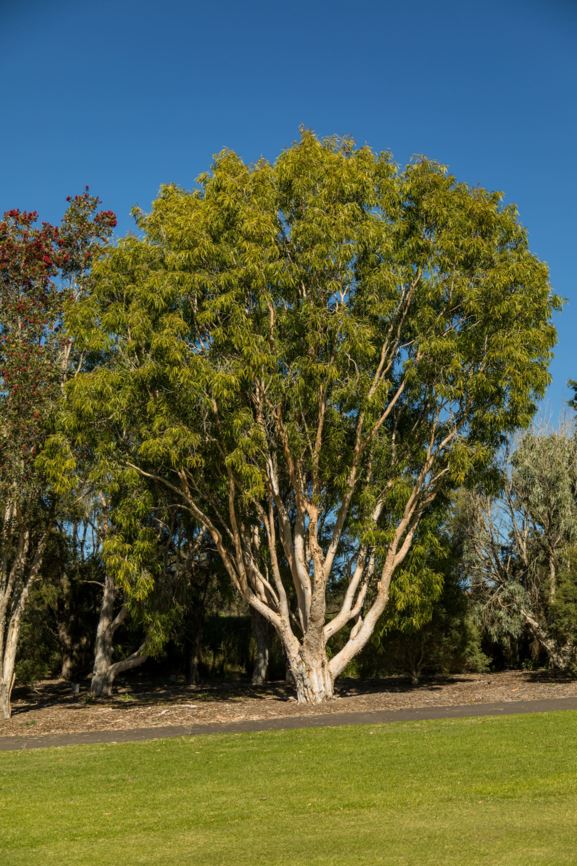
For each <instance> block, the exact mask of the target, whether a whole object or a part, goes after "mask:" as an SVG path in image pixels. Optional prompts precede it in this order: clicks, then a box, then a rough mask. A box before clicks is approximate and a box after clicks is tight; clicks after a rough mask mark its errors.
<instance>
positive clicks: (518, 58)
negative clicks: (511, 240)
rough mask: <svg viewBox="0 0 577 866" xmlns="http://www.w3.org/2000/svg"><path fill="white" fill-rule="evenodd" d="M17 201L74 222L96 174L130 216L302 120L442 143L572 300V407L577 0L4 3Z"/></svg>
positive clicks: (12, 200)
mask: <svg viewBox="0 0 577 866" xmlns="http://www.w3.org/2000/svg"><path fill="white" fill-rule="evenodd" d="M0 95H1V113H0V133H1V134H0V210H4V209H6V208H11V207H23V208H26V209H36V210H39V211H40V213H41V215H42V217H43V218H45V219H48V220H56V219H58V218H59V216H60V215H61V213H62V210H63V208H64V199H65V196H66V195H67V194H68V193H74V192H77V191H80V190H81V189H82V188H83V187H84V185H85V184H89V185H90V187H91V189H92V191H93V192H95V193H96V194H98V195H99V196H100V197H101V198H102V199H103V201H104V205H105V206H106V207H107V208H112V209H113V210H115V211H116V212H117V214H118V216H119V232H120V233H124V232H125V231H126V230H127V229H128V228H129V227H130V226H131V218H130V216H129V211H130V208H131V207H132V206H133V205H134V204H138V205H140V206H141V207H143V208H144V209H147V208H148V207H149V206H150V203H151V201H152V199H153V198H154V197H155V195H156V192H157V190H158V187H159V185H160V184H161V183H164V182H168V181H174V182H176V183H179V184H181V185H183V186H185V187H189V186H191V185H192V183H193V181H194V178H195V177H196V176H197V175H198V174H199V173H200V172H201V171H204V170H206V169H207V168H208V166H209V164H210V160H211V156H212V154H214V153H216V152H217V151H218V150H220V148H222V147H223V146H228V147H231V148H233V149H235V150H237V151H238V152H239V153H240V154H241V155H242V156H243V157H244V158H245V159H246V160H249V161H252V160H255V159H256V158H258V157H259V156H260V155H264V156H266V157H269V158H273V157H274V156H276V154H277V153H278V152H279V151H280V150H281V149H282V148H284V147H286V146H287V145H289V144H290V143H291V141H293V140H294V139H295V138H296V137H297V133H298V126H299V124H304V125H305V126H307V127H310V128H312V129H314V130H315V131H316V132H317V133H319V134H321V135H325V134H330V133H339V134H349V135H352V136H353V137H354V138H355V139H356V140H357V142H359V143H365V142H366V143H368V144H370V145H371V146H372V147H373V148H375V149H377V150H380V149H390V150H392V151H393V153H394V155H395V157H396V159H397V161H398V162H406V161H407V160H408V159H410V157H411V155H413V154H417V153H424V154H426V155H427V156H430V157H432V158H435V159H437V160H439V161H441V162H443V163H446V164H447V165H448V166H449V167H450V169H451V170H452V171H453V172H454V173H455V174H456V175H457V176H458V177H459V178H460V179H462V180H466V181H467V182H469V183H472V184H481V185H483V186H486V187H489V188H492V189H499V190H503V191H504V192H505V194H506V198H507V201H511V202H515V203H516V204H517V205H518V206H519V209H520V213H521V219H522V221H523V223H524V224H525V225H526V226H527V227H528V230H529V237H530V244H531V247H532V249H533V251H534V252H536V253H537V254H538V255H539V256H540V257H541V258H542V259H544V260H545V261H547V262H548V264H549V266H550V269H551V276H552V281H553V285H554V287H555V290H556V291H557V292H558V293H559V294H561V295H562V296H564V297H565V298H567V299H568V302H567V305H566V307H565V310H564V312H563V313H562V314H561V315H560V316H559V317H558V320H557V324H558V328H559V344H558V347H557V351H556V356H555V360H554V363H553V366H552V373H553V384H552V386H551V388H550V390H549V393H548V396H547V400H546V402H545V405H544V407H543V411H544V413H545V414H549V415H551V416H552V420H555V419H556V418H557V416H558V415H559V412H560V411H562V409H563V405H564V402H565V401H566V400H567V399H568V397H569V394H570V392H569V390H568V389H567V387H566V381H567V379H568V378H570V377H573V378H577V351H576V350H575V347H576V346H577V0H500V2H497V0H474V2H473V0H429V2H426V0H412V2H401V0H355V2H342V0H323V2H321V0H292V2H290V3H275V2H273V0H266V2H264V0H244V2H243V0H219V2H217V0H214V2H195V0H154V2H152V0H138V2H137V0H115V2H112V0H28V2H24V0H0Z"/></svg>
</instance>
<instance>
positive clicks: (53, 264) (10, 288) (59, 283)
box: [0, 191, 115, 718]
mask: <svg viewBox="0 0 577 866" xmlns="http://www.w3.org/2000/svg"><path fill="white" fill-rule="evenodd" d="M97 206H98V200H97V199H96V198H94V197H93V196H90V195H89V193H88V191H86V192H85V193H84V194H82V195H80V196H76V197H74V198H71V199H69V206H68V209H67V211H66V214H65V215H64V218H63V220H62V223H61V226H60V227H59V228H57V227H55V226H51V225H49V224H48V223H42V225H41V226H40V227H39V226H37V225H36V220H37V214H36V213H34V212H32V213H29V212H23V211H18V210H12V211H8V212H7V213H5V214H4V217H3V219H2V220H0V311H1V312H0V462H1V464H2V474H1V477H0V713H1V714H2V715H3V717H4V718H8V717H9V715H10V694H11V691H12V686H13V683H14V665H15V660H16V652H17V647H18V638H19V634H20V626H21V622H22V615H23V611H24V608H25V605H26V601H27V598H28V595H29V592H30V588H31V586H32V584H33V583H34V581H35V580H36V579H37V578H38V577H39V576H40V574H41V569H42V563H43V558H44V553H45V550H46V547H47V543H48V539H49V535H50V532H51V528H52V527H53V524H54V520H55V517H56V510H57V503H56V500H55V498H54V496H53V495H52V492H51V491H50V489H49V487H48V486H47V484H46V478H45V476H44V474H43V472H42V470H41V469H40V468H39V467H38V465H37V459H38V457H39V454H40V452H41V450H42V448H43V446H44V443H45V441H46V438H47V436H48V435H49V434H50V433H51V431H52V425H53V420H54V414H55V411H56V406H57V404H58V401H59V399H60V396H61V393H62V392H61V386H62V383H63V381H64V380H65V379H66V377H67V375H68V373H69V371H70V366H71V351H72V343H71V341H70V338H69V337H67V336H64V334H63V331H62V317H63V308H64V303H65V300H66V299H69V301H70V302H71V303H72V302H75V301H77V300H78V298H79V297H80V294H81V289H82V285H83V280H84V277H85V275H86V273H87V271H88V269H89V267H90V264H91V261H92V259H93V257H94V255H95V254H96V252H97V250H98V248H99V246H100V244H101V242H103V241H105V240H106V239H107V238H108V237H109V235H110V233H111V230H112V228H113V226H114V225H115V218H114V214H112V213H111V212H110V211H100V212H97Z"/></svg>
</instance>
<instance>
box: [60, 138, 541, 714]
mask: <svg viewBox="0 0 577 866" xmlns="http://www.w3.org/2000/svg"><path fill="white" fill-rule="evenodd" d="M137 219H138V225H139V229H140V232H141V235H140V236H139V237H127V238H126V239H124V240H123V241H122V242H120V243H119V244H118V246H117V248H116V249H114V251H112V252H111V253H110V254H109V255H108V256H107V257H106V258H105V259H104V260H103V261H101V262H100V263H99V265H98V267H97V269H96V270H95V273H94V278H93V285H92V291H91V295H90V298H89V299H87V301H86V303H85V304H84V305H82V307H79V308H77V310H76V311H75V314H74V316H75V318H71V320H70V328H71V332H72V333H73V334H74V336H75V339H77V340H79V341H81V342H82V345H83V346H84V348H85V350H86V351H87V352H90V351H92V352H94V353H95V354H98V356H99V357H100V358H101V359H103V361H102V363H100V364H99V365H98V367H96V368H95V369H94V370H93V371H91V372H88V373H86V374H84V375H81V376H79V377H78V378H77V379H76V380H75V382H74V383H73V385H72V387H71V388H70V390H69V403H70V409H71V411H72V412H75V413H77V415H78V417H79V418H81V419H82V423H83V424H84V426H85V427H89V428H90V429H92V430H97V431H99V436H100V437H101V440H102V443H103V445H102V447H111V448H112V447H114V448H117V449H121V450H123V453H124V460H125V462H126V465H130V466H131V467H132V468H133V469H134V471H135V472H138V473H140V474H141V475H142V476H143V477H148V478H150V479H154V480H155V481H156V482H157V483H162V484H164V486H165V487H166V489H167V490H169V491H171V495H172V496H173V497H174V502H175V504H179V506H180V508H182V509H185V510H188V512H189V513H190V514H191V515H192V516H193V517H194V519H195V520H197V521H198V522H199V524H201V525H202V526H204V527H205V528H206V530H207V531H208V532H209V534H210V536H211V538H212V540H213V543H214V545H215V546H216V548H217V550H218V552H219V555H220V557H221V560H222V563H223V565H224V567H225V569H226V571H227V574H228V576H229V578H230V580H231V582H232V584H233V585H234V586H235V587H236V589H237V591H238V592H239V593H240V595H241V596H242V597H243V598H244V599H245V600H246V601H247V602H248V603H249V604H250V605H251V606H252V607H253V608H254V609H255V610H256V611H257V612H258V613H260V614H261V615H262V616H263V617H264V618H265V619H266V620H268V622H269V623H270V624H271V625H272V626H273V627H274V628H275V629H276V631H277V633H278V635H279V638H280V640H281V642H282V645H283V647H284V651H285V653H286V657H287V661H288V664H289V666H290V669H291V671H292V675H293V677H294V680H295V683H296V689H297V695H298V699H299V700H300V701H304V702H320V701H323V700H325V699H326V698H329V697H330V696H331V695H332V694H333V683H334V680H335V678H336V677H337V676H338V675H339V674H340V673H342V671H343V670H344V669H345V668H346V666H347V664H348V663H349V662H350V661H351V659H353V658H354V657H355V655H356V654H357V653H358V652H359V651H360V650H361V649H362V648H363V647H364V646H365V645H366V644H367V642H368V640H369V639H370V636H371V634H372V632H373V630H374V628H375V625H376V623H377V622H378V620H379V618H380V617H381V615H382V614H383V612H384V611H385V609H386V607H387V604H388V602H389V597H390V594H391V591H392V586H393V585H394V581H395V580H396V579H398V577H399V575H402V574H403V571H402V569H403V566H404V563H405V560H406V558H407V556H408V554H409V551H410V550H411V546H412V545H413V543H414V542H415V540H416V539H417V538H418V536H419V531H420V530H419V525H420V522H421V519H422V517H423V516H424V515H425V514H426V513H427V511H428V509H430V508H431V506H432V504H433V503H434V502H435V500H438V498H439V497H441V496H443V495H444V494H445V492H446V491H447V490H448V489H450V488H451V487H453V486H455V485H461V484H464V483H467V482H469V481H471V480H472V479H474V478H475V477H476V475H477V474H478V473H479V472H482V471H484V469H485V468H486V467H487V466H488V465H489V464H490V462H491V460H492V458H493V455H494V453H495V449H497V448H498V447H499V446H500V444H501V443H502V441H503V437H504V435H505V434H506V433H507V432H508V431H510V430H512V429H514V428H516V427H518V426H519V425H526V424H528V422H529V421H530V419H531V416H532V413H533V411H534V400H535V398H537V397H539V396H540V395H541V394H542V393H543V391H544V388H545V386H546V384H547V382H548V373H547V368H548V363H549V360H550V355H551V348H552V346H553V344H554V329H553V327H552V325H551V321H550V318H551V313H552V310H553V309H554V308H555V307H556V306H557V301H556V299H555V298H554V296H552V294H551V291H550V286H549V282H548V273H547V268H546V266H545V265H544V264H543V263H541V262H540V261H539V260H538V259H537V258H536V257H535V256H534V255H532V254H531V252H530V251H529V249H528V244H527V237H526V232H525V230H524V229H523V228H522V226H521V225H520V224H519V222H518V218H517V213H516V210H515V208H514V207H512V206H504V205H503V202H502V196H501V195H500V194H498V193H492V192H487V191H486V190H484V189H480V188H471V187H469V186H467V185H466V184H464V183H459V182H457V181H456V180H455V178H454V177H452V176H451V175H450V174H449V173H448V172H447V171H446V169H445V168H444V167H442V166H440V165H438V164H436V163H434V162H431V161H429V160H428V159H425V158H422V159H418V160H416V161H415V162H413V163H411V164H410V165H409V166H407V167H406V168H404V169H399V168H397V167H396V166H395V164H394V162H393V160H392V158H391V156H390V155H389V154H386V153H379V154H375V153H374V152H373V151H371V150H370V149H369V148H368V147H362V148H358V149H357V148H355V147H354V146H353V144H352V143H351V142H349V141H343V140H338V139H332V140H328V141H320V140H318V139H317V138H316V137H315V136H314V135H313V134H312V133H308V132H305V133H303V135H302V138H301V140H300V141H299V142H298V143H296V144H294V145H293V146H292V147H290V148H288V149H287V150H286V151H285V152H283V153H282V154H281V155H280V156H279V158H278V159H277V160H276V161H275V162H274V163H272V164H271V163H269V162H267V161H265V160H260V161H259V162H257V163H256V165H253V166H249V165H246V164H245V163H244V162H243V161H242V160H241V159H240V158H239V157H238V156H237V155H235V154H234V153H233V152H230V151H224V152H223V153H221V154H220V155H219V156H218V157H217V158H216V159H215V162H214V164H213V166H212V170H211V171H210V172H209V173H207V174H204V175H202V176H201V177H200V178H199V181H198V185H197V187H196V188H195V189H194V190H192V191H191V192H187V191H184V190H182V189H179V188H177V187H175V186H166V187H164V188H163V189H162V191H161V193H160V196H159V198H158V199H157V201H156V202H155V203H154V206H153V208H152V212H151V213H150V214H149V215H147V216H145V215H143V214H141V213H140V214H138V215H137ZM395 576H397V577H395ZM336 585H338V586H339V587H340V588H341V590H342V591H341V593H340V604H339V605H338V608H337V609H332V608H331V609H329V608H328V607H327V597H328V595H329V594H330V593H331V591H332V588H333V587H335V586H336ZM407 590H408V591H409V590H410V581H409V583H408V584H407ZM339 633H341V634H339ZM337 635H339V637H338V641H339V648H338V650H335V651H333V649H332V648H331V641H332V640H333V638H335V636H337ZM333 643H334V641H333Z"/></svg>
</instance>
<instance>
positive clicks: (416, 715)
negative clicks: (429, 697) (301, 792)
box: [0, 698, 577, 751]
mask: <svg viewBox="0 0 577 866" xmlns="http://www.w3.org/2000/svg"><path fill="white" fill-rule="evenodd" d="M557 710H577V698H552V699H548V700H541V701H510V702H499V703H493V704H462V705H459V706H452V707H451V706H449V707H447V706H445V707H434V706H433V707H416V708H414V709H404V710H372V711H371V712H365V713H362V712H356V713H355V712H353V713H325V714H319V715H310V716H285V717H281V718H273V719H254V720H251V721H242V722H213V723H210V724H203V725H172V726H170V727H158V728H134V729H130V730H125V731H85V732H79V733H71V734H46V735H43V736H40V737H21V736H13V737H0V751H14V750H17V749H47V748H53V747H56V746H83V745H93V744H95V743H136V742H139V741H142V740H158V739H166V738H167V737H195V736H199V735H201V734H244V733H249V732H254V731H285V730H294V729H296V728H333V727H339V726H341V725H383V724H387V723H389V722H416V721H424V720H427V719H465V718H472V717H476V716H514V715H521V714H525V713H550V712H553V711H557Z"/></svg>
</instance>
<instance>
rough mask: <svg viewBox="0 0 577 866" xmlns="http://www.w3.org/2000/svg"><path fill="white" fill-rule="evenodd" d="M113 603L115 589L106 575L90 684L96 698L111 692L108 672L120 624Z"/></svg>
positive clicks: (114, 600)
mask: <svg viewBox="0 0 577 866" xmlns="http://www.w3.org/2000/svg"><path fill="white" fill-rule="evenodd" d="M115 602H116V587H115V585H114V581H113V579H112V578H111V577H110V575H108V574H107V575H106V577H105V579H104V590H103V592H102V604H101V606H100V617H99V620H98V626H97V628H96V641H95V643H94V671H93V674H92V681H91V683H90V693H91V694H92V695H94V697H96V698H100V697H103V696H107V697H108V696H109V695H110V693H111V690H112V681H111V680H110V676H109V671H110V668H111V666H112V652H113V640H114V632H115V631H116V629H117V627H118V625H119V624H120V623H119V622H117V620H118V616H115V615H114V605H115Z"/></svg>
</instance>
